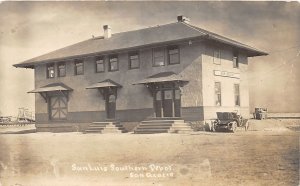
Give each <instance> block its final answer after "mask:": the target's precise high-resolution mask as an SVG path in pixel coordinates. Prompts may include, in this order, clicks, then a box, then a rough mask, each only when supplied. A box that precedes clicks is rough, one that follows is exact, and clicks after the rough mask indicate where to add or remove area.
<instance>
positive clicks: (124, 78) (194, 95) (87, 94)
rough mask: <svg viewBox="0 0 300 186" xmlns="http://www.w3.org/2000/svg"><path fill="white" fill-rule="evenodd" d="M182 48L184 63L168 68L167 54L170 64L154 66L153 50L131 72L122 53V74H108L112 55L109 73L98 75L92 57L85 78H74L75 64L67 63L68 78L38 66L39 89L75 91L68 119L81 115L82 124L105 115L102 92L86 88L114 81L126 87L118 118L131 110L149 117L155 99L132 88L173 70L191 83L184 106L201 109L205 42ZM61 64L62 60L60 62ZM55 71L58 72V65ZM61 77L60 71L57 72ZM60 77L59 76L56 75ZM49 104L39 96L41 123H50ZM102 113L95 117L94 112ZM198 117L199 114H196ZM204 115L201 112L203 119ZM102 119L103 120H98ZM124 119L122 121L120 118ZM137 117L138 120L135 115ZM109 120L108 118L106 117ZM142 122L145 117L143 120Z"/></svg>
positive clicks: (120, 96)
mask: <svg viewBox="0 0 300 186" xmlns="http://www.w3.org/2000/svg"><path fill="white" fill-rule="evenodd" d="M178 45H179V48H180V64H175V65H167V51H165V59H166V65H165V66H161V67H153V63H152V48H146V49H140V68H139V69H130V70H129V69H128V51H126V52H123V53H119V54H118V60H119V71H115V72H108V56H107V55H106V56H105V68H106V69H105V72H103V73H95V63H94V60H93V58H92V57H90V58H85V59H84V75H77V76H75V75H74V62H73V61H65V62H66V69H67V72H66V76H65V77H55V78H52V79H47V78H46V65H45V64H42V65H37V66H35V87H36V88H38V87H41V86H44V85H47V84H49V83H55V82H62V83H64V84H66V85H67V86H69V87H71V88H72V89H73V91H72V92H70V94H69V102H68V112H69V114H68V120H69V121H72V120H74V118H75V116H76V115H80V116H81V117H80V119H83V121H82V122H89V121H90V120H91V121H94V120H95V119H97V120H99V119H101V118H102V117H103V115H105V113H104V111H105V102H104V100H103V98H102V96H101V94H100V93H99V92H98V90H96V89H95V90H87V89H86V87H87V86H89V85H91V84H93V83H96V82H99V81H103V80H105V79H111V80H113V81H115V82H117V83H119V84H121V85H122V86H123V87H122V88H121V89H119V90H118V98H117V118H119V119H121V120H122V119H124V120H126V118H128V116H127V115H128V114H124V113H125V112H126V110H130V111H132V112H130V113H131V114H132V115H139V112H140V110H141V109H142V110H143V111H144V114H143V115H142V117H149V116H151V114H153V99H152V97H151V95H150V92H149V91H148V89H147V88H146V87H145V86H144V85H132V83H134V82H137V81H139V80H142V79H144V78H146V77H148V76H151V75H153V74H156V73H159V72H165V71H173V72H175V73H179V74H182V75H183V76H184V78H186V79H188V80H189V81H190V82H189V83H188V84H187V85H186V86H185V87H184V88H183V94H182V107H199V106H201V105H202V92H201V90H202V88H201V87H202V85H201V84H202V81H201V72H202V70H201V69H202V66H201V54H202V53H203V50H204V46H203V44H202V43H201V42H193V43H192V44H189V43H188V42H182V43H180V44H178ZM58 62H59V61H58ZM55 70H57V68H56V66H55ZM55 74H57V72H56V73H55ZM55 76H56V75H55ZM47 112H48V111H47V104H46V103H45V101H44V99H43V98H42V97H41V96H40V95H39V94H36V118H37V122H40V123H42V122H47V120H48V116H47ZM97 112H99V115H97V116H95V114H94V113H97ZM190 114H191V113H189V109H185V111H184V112H183V115H186V116H189V115H190ZM196 115H198V113H196ZM200 115H202V113H199V117H200ZM98 116H99V117H98ZM120 117H121V118H120ZM133 118H135V117H134V116H133ZM103 119H105V118H103ZM139 119H141V118H139Z"/></svg>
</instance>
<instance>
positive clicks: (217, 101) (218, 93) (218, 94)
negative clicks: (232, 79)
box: [215, 82, 222, 106]
mask: <svg viewBox="0 0 300 186" xmlns="http://www.w3.org/2000/svg"><path fill="white" fill-rule="evenodd" d="M215 105H216V106H221V105H222V97H221V82H215Z"/></svg>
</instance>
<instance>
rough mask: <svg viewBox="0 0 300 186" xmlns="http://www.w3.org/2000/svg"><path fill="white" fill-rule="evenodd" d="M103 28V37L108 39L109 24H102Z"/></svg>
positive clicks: (109, 33)
mask: <svg viewBox="0 0 300 186" xmlns="http://www.w3.org/2000/svg"><path fill="white" fill-rule="evenodd" d="M103 30H104V39H108V38H110V37H111V28H110V26H109V25H104V26H103Z"/></svg>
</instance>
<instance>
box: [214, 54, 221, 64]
mask: <svg viewBox="0 0 300 186" xmlns="http://www.w3.org/2000/svg"><path fill="white" fill-rule="evenodd" d="M213 60H214V63H215V64H218V65H220V64H221V51H220V50H215V51H214V58H213Z"/></svg>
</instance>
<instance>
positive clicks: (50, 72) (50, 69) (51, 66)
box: [47, 63, 55, 78]
mask: <svg viewBox="0 0 300 186" xmlns="http://www.w3.org/2000/svg"><path fill="white" fill-rule="evenodd" d="M54 77H55V70H54V63H51V64H48V65H47V78H54Z"/></svg>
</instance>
